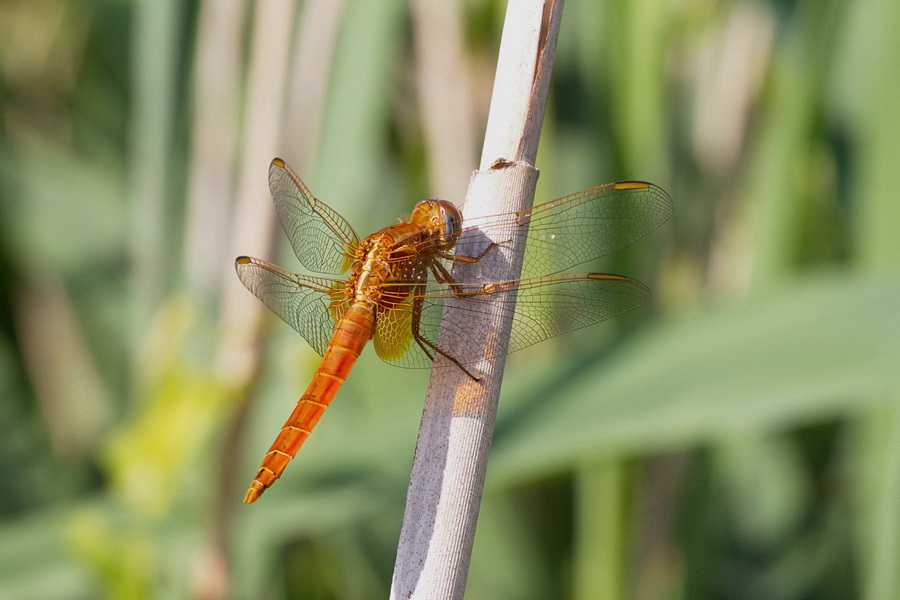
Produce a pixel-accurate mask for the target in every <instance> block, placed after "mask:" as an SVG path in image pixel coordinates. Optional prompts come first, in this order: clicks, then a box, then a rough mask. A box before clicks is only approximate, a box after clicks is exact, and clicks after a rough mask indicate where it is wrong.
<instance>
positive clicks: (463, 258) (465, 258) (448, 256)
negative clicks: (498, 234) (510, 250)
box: [438, 240, 512, 263]
mask: <svg viewBox="0 0 900 600" xmlns="http://www.w3.org/2000/svg"><path fill="white" fill-rule="evenodd" d="M511 241H512V240H506V241H505V242H491V243H490V244H488V247H487V248H485V249H484V250H483V251H482V252H481V254H479V255H478V256H459V255H458V254H445V253H442V254H438V256H440V257H441V258H446V259H447V260H452V261H453V262H461V263H473V262H478V261H479V260H481V259H482V258H484V257H485V256H486V255H487V253H488V252H490V251H491V250H493V249H494V248H496V247H497V246H502V245H503V244H508V243H510V242H511Z"/></svg>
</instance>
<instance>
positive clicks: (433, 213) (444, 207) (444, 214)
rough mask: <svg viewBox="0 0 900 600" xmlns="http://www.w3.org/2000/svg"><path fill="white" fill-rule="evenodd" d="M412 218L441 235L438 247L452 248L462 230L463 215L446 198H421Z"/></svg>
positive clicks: (442, 248) (413, 220)
mask: <svg viewBox="0 0 900 600" xmlns="http://www.w3.org/2000/svg"><path fill="white" fill-rule="evenodd" d="M410 220H411V221H412V222H413V223H418V224H420V225H424V226H426V227H428V229H429V230H430V231H431V232H432V234H434V235H435V236H440V238H439V241H438V249H440V250H451V249H453V247H454V246H455V245H456V240H457V239H458V238H459V234H460V232H461V231H462V216H461V215H460V214H459V209H458V208H456V206H455V205H454V204H453V203H452V202H448V201H446V200H421V201H419V203H417V204H416V206H415V208H413V211H412V215H410Z"/></svg>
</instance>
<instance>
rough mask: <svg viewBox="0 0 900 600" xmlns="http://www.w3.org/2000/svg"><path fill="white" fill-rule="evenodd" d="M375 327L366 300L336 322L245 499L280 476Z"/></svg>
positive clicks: (348, 310)
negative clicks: (301, 394) (313, 369)
mask: <svg viewBox="0 0 900 600" xmlns="http://www.w3.org/2000/svg"><path fill="white" fill-rule="evenodd" d="M374 328H375V316H374V311H373V309H372V308H371V307H370V306H368V305H366V304H364V303H354V304H353V305H352V306H351V307H350V308H349V309H347V312H345V313H344V315H343V316H342V317H341V319H340V320H339V321H338V322H337V325H336V326H335V328H334V334H332V336H331V342H330V343H329V344H328V347H327V348H326V350H325V354H324V355H323V356H322V362H321V363H320V364H319V368H318V369H316V374H315V375H313V379H312V382H311V383H310V384H309V387H308V388H307V389H306V392H304V394H303V396H301V397H300V400H298V401H297V406H295V407H294V411H293V412H292V413H291V416H290V417H288V420H287V421H286V422H285V424H284V425H283V426H282V428H281V432H280V433H279V434H278V437H276V438H275V441H274V442H273V443H272V446H271V447H270V448H269V451H268V452H266V455H265V457H264V458H263V461H262V464H261V465H260V467H259V470H258V471H257V472H256V477H254V478H253V482H252V483H251V484H250V488H249V489H248V490H247V495H246V496H244V502H247V503H250V502H254V501H256V499H257V498H259V497H260V496H261V495H262V493H263V492H264V491H266V489H267V488H268V487H269V486H271V485H272V484H273V483H275V480H277V479H278V478H279V477H281V474H282V472H284V469H285V467H287V464H288V462H290V460H291V459H292V458H294V455H295V454H297V450H299V449H300V446H302V445H303V442H305V441H306V438H308V437H309V434H310V432H311V431H312V428H313V427H315V426H316V423H318V421H319V418H320V417H321V416H322V413H324V412H325V409H326V408H328V405H329V404H330V403H331V400H332V398H334V395H335V394H336V393H337V391H338V389H339V388H340V387H341V384H343V383H344V380H345V379H346V378H347V375H349V374H350V369H352V368H353V365H354V363H356V359H357V358H359V355H360V353H361V352H362V350H363V348H364V347H365V345H366V342H368V341H369V338H371V337H372V332H373V331H374Z"/></svg>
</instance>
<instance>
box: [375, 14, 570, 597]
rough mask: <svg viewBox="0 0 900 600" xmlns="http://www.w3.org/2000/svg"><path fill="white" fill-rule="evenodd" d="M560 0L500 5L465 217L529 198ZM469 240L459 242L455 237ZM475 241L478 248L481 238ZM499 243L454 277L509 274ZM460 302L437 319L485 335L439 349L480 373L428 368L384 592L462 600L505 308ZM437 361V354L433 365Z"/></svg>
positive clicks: (512, 251) (512, 267)
mask: <svg viewBox="0 0 900 600" xmlns="http://www.w3.org/2000/svg"><path fill="white" fill-rule="evenodd" d="M562 4H563V3H562V0H556V1H553V0H527V1H526V0H519V1H517V2H510V3H509V5H508V8H507V13H506V21H505V24H504V27H503V36H502V39H501V43H500V54H499V57H498V62H497V73H496V75H495V79H494V91H493V96H492V99H491V108H490V113H489V116H488V124H487V131H486V133H485V141H484V148H483V152H482V157H481V167H480V169H479V170H478V171H476V172H475V173H474V174H473V176H472V179H471V180H470V183H469V192H468V194H467V197H466V204H465V208H464V214H465V215H466V216H467V217H475V216H479V215H485V214H492V213H497V212H507V211H513V210H522V209H525V208H527V207H529V206H531V203H532V201H533V199H534V189H535V185H536V183H537V175H538V173H537V169H535V168H534V164H533V163H534V159H535V155H536V154H537V147H538V140H539V138H540V130H541V124H542V123H543V118H544V107H545V104H546V99H547V90H548V87H549V81H550V71H551V66H552V64H553V55H554V52H555V49H556V38H557V35H558V32H559V20H560V17H561V14H562ZM501 235H502V234H501ZM472 241H474V240H468V241H466V240H461V241H460V245H462V246H465V244H466V243H471V242H472ZM493 241H496V242H504V241H507V240H504V239H496V240H493ZM475 243H477V244H479V246H480V247H484V246H483V245H482V244H484V243H486V240H483V239H481V240H477V241H475ZM503 250H504V259H505V260H498V261H495V262H494V263H492V264H485V265H483V264H482V263H484V262H485V261H479V262H478V263H476V264H474V265H465V264H458V265H457V266H456V268H454V271H453V274H454V277H456V278H458V279H459V280H461V281H472V280H473V277H481V278H484V279H485V280H488V279H495V280H505V279H514V278H516V277H517V276H518V273H519V271H520V270H521V265H522V253H523V252H524V246H518V245H514V244H509V245H505V246H504V248H503ZM462 252H463V253H465V250H462ZM464 302H465V300H460V301H458V302H452V301H448V303H447V308H446V310H445V312H444V319H445V320H455V321H456V322H457V323H462V324H465V326H466V327H468V328H470V329H471V330H478V331H483V332H484V336H483V338H482V340H481V344H479V346H478V347H474V348H472V347H470V348H453V347H448V348H447V349H448V350H449V351H450V353H451V354H454V353H455V354H456V355H458V356H465V357H466V359H467V362H470V360H472V359H475V362H474V363H472V365H473V369H474V371H476V372H478V373H479V374H481V375H482V379H481V380H480V381H474V380H473V379H471V378H470V377H469V376H468V375H466V374H465V373H463V372H462V371H461V370H459V369H454V368H442V369H435V370H434V371H433V372H432V376H431V382H430V384H429V389H428V394H427V396H426V398H425V408H424V412H423V415H422V424H421V427H420V429H419V441H418V444H417V446H416V454H415V458H414V460H413V468H412V474H411V476H410V484H409V490H408V492H407V502H406V512H405V514H404V517H403V527H402V529H401V532H400V542H399V546H398V549H397V561H396V564H395V566H394V578H393V585H392V587H391V598H403V599H408V598H419V599H426V598H427V599H428V600H436V599H443V598H446V599H454V598H462V597H463V592H464V591H465V583H466V576H467V574H468V569H469V561H470V558H471V553H472V541H473V539H474V536H475V525H476V523H477V520H478V509H479V506H480V503H481V494H482V490H483V489H484V476H485V471H486V469H487V457H488V452H489V449H490V444H491V436H492V434H493V428H494V419H495V416H496V411H497V400H498V397H499V394H500V384H501V380H502V375H503V367H504V364H505V361H504V358H503V356H504V354H505V348H506V345H507V343H508V340H509V332H510V327H511V314H509V313H506V312H504V311H503V310H500V309H498V310H497V311H496V312H495V314H494V315H493V316H492V318H490V319H487V320H486V321H485V322H479V323H474V322H472V320H471V317H469V316H468V315H467V314H466V311H465V310H464ZM461 303H462V304H461ZM473 354H474V356H473ZM442 360H444V359H443V358H442V357H440V356H439V357H437V358H436V362H438V363H440V362H441V361H442ZM444 366H445V367H446V365H444Z"/></svg>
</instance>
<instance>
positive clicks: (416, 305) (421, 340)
mask: <svg viewBox="0 0 900 600" xmlns="http://www.w3.org/2000/svg"><path fill="white" fill-rule="evenodd" d="M424 288H425V286H424V285H422V284H419V285H417V286H416V291H415V296H414V298H415V299H414V300H413V309H412V334H413V339H414V340H416V343H417V344H418V345H419V347H420V348H421V349H422V351H423V352H424V353H425V355H426V356H428V358H429V359H431V360H434V355H435V354H440V355H441V356H443V357H444V358H446V359H448V360H449V361H451V362H452V363H453V364H454V365H456V366H457V367H459V370H460V371H462V372H463V373H465V374H466V375H468V376H469V377H471V378H472V379H473V380H475V381H481V377H476V376H475V375H473V374H472V373H471V372H469V370H468V369H466V368H465V367H464V366H462V363H460V362H459V361H458V360H456V358H454V357H453V356H450V355H449V354H448V353H446V352H444V351H443V350H441V349H440V348H438V347H437V346H436V345H434V344H433V343H431V341H430V340H428V339H426V338H425V336H423V335H422V334H421V333H420V332H419V327H420V324H421V321H420V320H419V316H420V315H421V314H422V304H423V303H424V302H425V299H424V298H422V296H421V292H422V291H423V290H424ZM429 348H430V349H431V351H430V352H429Z"/></svg>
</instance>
